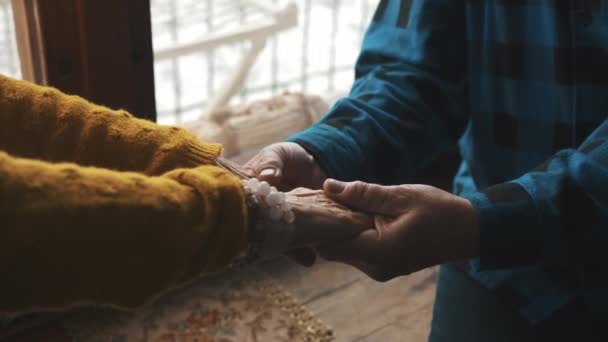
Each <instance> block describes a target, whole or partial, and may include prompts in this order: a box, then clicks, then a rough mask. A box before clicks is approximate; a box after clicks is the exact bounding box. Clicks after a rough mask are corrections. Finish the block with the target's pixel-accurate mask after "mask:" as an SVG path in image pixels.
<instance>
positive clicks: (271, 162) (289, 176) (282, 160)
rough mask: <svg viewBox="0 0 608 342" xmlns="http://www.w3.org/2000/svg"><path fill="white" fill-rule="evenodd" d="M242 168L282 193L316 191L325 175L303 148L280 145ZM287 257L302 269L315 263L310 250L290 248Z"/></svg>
mask: <svg viewBox="0 0 608 342" xmlns="http://www.w3.org/2000/svg"><path fill="white" fill-rule="evenodd" d="M243 168H245V169H246V170H247V172H249V173H251V174H253V175H254V176H255V177H256V178H258V179H260V180H265V181H267V182H268V183H270V184H272V185H274V186H275V187H277V189H279V190H281V191H290V190H293V189H296V188H300V187H302V188H308V189H313V190H319V189H322V188H323V182H324V181H325V180H326V179H327V175H326V174H325V172H324V171H323V170H322V169H321V167H320V166H319V165H318V164H317V162H316V161H315V160H314V158H313V156H312V155H310V154H309V153H308V152H307V151H306V150H305V149H304V148H303V147H302V146H300V145H298V144H296V143H291V142H282V143H276V144H272V145H270V146H267V147H265V148H264V149H262V150H261V151H260V152H259V153H258V154H257V155H255V156H254V157H253V158H251V159H250V160H249V161H248V162H247V163H246V164H245V165H243ZM286 255H287V256H288V257H289V258H291V259H292V260H293V261H295V262H297V263H299V264H300V265H303V266H311V265H313V264H314V263H315V260H316V253H315V251H314V250H313V249H311V248H304V247H299V248H293V249H292V250H290V251H289V252H287V253H286Z"/></svg>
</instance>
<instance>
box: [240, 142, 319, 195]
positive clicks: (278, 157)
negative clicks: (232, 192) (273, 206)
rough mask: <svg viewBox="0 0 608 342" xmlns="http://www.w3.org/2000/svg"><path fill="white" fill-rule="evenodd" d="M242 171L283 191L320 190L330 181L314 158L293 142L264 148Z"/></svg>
mask: <svg viewBox="0 0 608 342" xmlns="http://www.w3.org/2000/svg"><path fill="white" fill-rule="evenodd" d="M243 167H244V168H245V169H247V170H249V171H250V172H251V173H253V175H254V177H255V178H258V179H259V180H264V181H267V182H268V183H270V184H271V185H274V186H275V187H276V188H277V189H279V190H281V191H290V190H293V189H295V188H299V187H303V188H309V189H321V188H322V186H323V182H324V181H325V179H327V176H326V175H325V173H324V172H323V170H321V168H320V167H319V165H318V164H317V162H316V161H315V160H314V158H313V157H312V156H311V155H310V154H309V153H308V152H307V151H306V150H305V149H304V148H303V147H302V146H300V145H298V144H296V143H292V142H283V143H277V144H272V145H270V146H267V147H265V148H264V149H262V150H261V151H260V152H259V153H258V154H257V155H255V156H254V157H253V158H251V159H250V160H249V161H248V162H247V163H245V165H243Z"/></svg>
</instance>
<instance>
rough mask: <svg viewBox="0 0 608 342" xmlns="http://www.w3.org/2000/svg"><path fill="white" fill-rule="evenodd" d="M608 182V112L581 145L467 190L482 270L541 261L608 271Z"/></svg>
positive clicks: (592, 270) (596, 270)
mask: <svg viewBox="0 0 608 342" xmlns="http://www.w3.org/2000/svg"><path fill="white" fill-rule="evenodd" d="M607 187H608V119H607V120H606V121H604V122H603V123H602V124H601V125H600V126H599V127H598V128H597V129H596V130H595V131H594V132H593V133H592V134H591V135H590V136H589V137H588V138H587V139H586V140H585V141H584V142H583V143H582V144H581V145H580V146H579V148H577V149H567V150H562V151H560V152H558V153H557V154H555V155H554V156H552V157H551V158H550V159H549V160H548V161H546V162H545V163H544V164H542V165H540V166H539V167H537V168H536V169H534V170H532V171H530V172H528V173H526V174H524V175H522V176H521V177H519V178H517V179H515V180H512V181H509V182H506V183H502V184H498V185H494V186H491V187H489V188H486V189H484V190H483V191H480V192H475V193H471V194H464V195H463V197H465V198H468V199H469V200H470V201H471V202H472V203H473V206H474V207H475V208H476V210H477V213H478V215H479V222H480V234H481V235H480V238H481V249H480V260H479V261H480V264H479V267H480V269H482V270H488V269H496V268H501V267H515V266H526V265H530V264H534V263H539V265H546V266H547V267H548V266H551V267H554V266H556V265H561V266H560V267H574V268H575V269H576V270H577V271H582V270H583V271H584V272H585V274H586V276H590V277H591V276H592V274H594V273H595V272H598V271H601V270H605V269H606V268H605V265H606V262H608V259H607V258H606V252H605V250H606V246H608V229H606V227H608V191H606V189H607ZM598 262H600V263H602V264H603V265H604V266H601V267H600V265H599V264H597V263H598ZM580 267H583V268H582V269H581V268H580ZM577 273H578V272H574V273H573V274H577ZM579 274H580V273H579Z"/></svg>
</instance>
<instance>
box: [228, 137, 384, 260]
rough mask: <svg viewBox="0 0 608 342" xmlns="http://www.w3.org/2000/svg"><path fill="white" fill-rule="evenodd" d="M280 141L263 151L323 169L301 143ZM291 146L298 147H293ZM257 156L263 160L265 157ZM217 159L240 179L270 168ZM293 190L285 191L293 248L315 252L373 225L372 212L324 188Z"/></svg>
mask: <svg viewBox="0 0 608 342" xmlns="http://www.w3.org/2000/svg"><path fill="white" fill-rule="evenodd" d="M279 145H280V144H277V145H275V146H274V147H273V148H271V149H267V150H266V152H264V151H262V154H263V155H265V156H267V157H271V158H274V159H272V160H276V158H277V157H278V156H280V155H285V156H290V157H295V158H299V159H298V160H299V162H298V165H299V166H301V167H305V169H306V167H311V168H313V169H314V168H317V169H318V170H317V171H320V169H319V168H318V167H316V166H315V165H316V163H314V161H313V160H312V157H310V156H309V155H308V153H307V152H306V151H305V150H304V149H302V148H301V147H300V145H297V144H291V143H287V147H288V148H287V149H285V148H278V147H279ZM275 148H278V150H277V151H275ZM290 148H295V149H293V150H291V149H290ZM302 153H304V154H305V155H304V154H302ZM258 160H259V161H260V160H261V161H263V160H264V159H258ZM216 162H217V164H218V165H219V166H221V167H223V168H224V169H226V170H228V171H229V172H231V173H233V174H235V175H237V176H239V177H240V178H241V179H245V178H250V177H255V171H256V170H257V171H260V172H261V171H263V170H264V169H268V166H267V164H260V167H258V168H257V169H256V170H254V169H251V168H247V167H241V166H239V165H237V164H235V163H233V162H231V161H229V160H226V159H223V158H218V159H217V161H216ZM311 163H312V164H311ZM275 165H277V164H275ZM278 165H280V164H278ZM291 169H298V168H291ZM273 174H274V172H273ZM278 174H280V175H283V173H282V172H279V173H278ZM317 174H318V175H319V176H321V177H323V179H325V178H326V177H325V176H324V174H323V175H322V174H321V173H320V172H317ZM309 179H310V178H309ZM266 180H268V177H266ZM270 180H271V181H272V182H273V183H274V184H276V181H277V179H276V178H274V179H272V177H271V179H270ZM316 183H318V184H321V186H322V184H323V183H322V182H320V181H316ZM309 185H311V186H312V183H309ZM281 188H282V189H283V191H285V190H286V189H288V188H289V186H285V185H283V186H282V187H281ZM290 190H291V191H289V192H286V194H287V201H288V202H289V203H290V204H291V206H292V210H293V212H294V214H295V216H296V220H295V222H294V224H295V232H294V236H293V240H292V242H291V246H290V248H291V249H295V250H303V251H306V252H307V253H313V251H312V249H311V248H310V247H314V246H318V245H322V244H328V243H332V242H338V241H343V240H345V239H350V238H354V237H355V236H357V235H358V234H359V233H361V232H362V231H364V230H365V229H368V228H370V227H373V224H374V223H373V217H372V216H371V215H369V214H364V213H362V212H358V211H353V210H352V209H349V208H347V207H345V206H343V205H341V204H339V203H338V202H336V201H334V200H332V199H331V198H329V197H327V196H326V195H325V193H324V192H323V190H312V189H310V188H304V187H299V188H295V189H290ZM313 257H314V254H313Z"/></svg>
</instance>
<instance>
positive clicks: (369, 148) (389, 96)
mask: <svg viewBox="0 0 608 342" xmlns="http://www.w3.org/2000/svg"><path fill="white" fill-rule="evenodd" d="M464 11H465V6H462V4H461V3H460V2H458V1H452V0H414V1H405V0H404V1H399V0H387V1H381V2H380V4H379V6H378V8H377V10H376V13H375V15H374V19H373V21H372V23H371V24H370V26H369V28H368V31H367V33H366V35H365V38H364V42H363V46H362V50H361V52H360V55H359V58H358V60H357V64H356V74H355V82H354V84H353V86H352V89H351V91H350V94H349V96H347V97H345V98H343V99H341V100H340V101H338V102H337V103H336V104H335V106H334V107H333V108H332V109H331V111H330V112H329V113H328V114H327V115H326V116H325V117H324V118H322V119H321V120H320V122H318V123H317V124H315V125H313V126H312V127H310V128H309V129H307V130H305V131H303V132H300V133H298V134H296V135H295V136H293V137H291V138H290V139H289V140H290V141H292V142H296V143H299V144H300V145H302V146H303V147H304V148H306V149H307V150H308V151H309V152H310V153H311V154H313V156H315V158H316V159H317V160H318V162H319V164H320V165H321V166H322V167H323V169H324V170H325V171H326V172H327V173H328V174H329V175H330V176H331V177H334V178H339V179H342V180H355V179H361V180H365V181H369V182H375V183H381V184H387V183H404V182H407V181H408V180H411V177H412V176H414V175H415V172H416V170H417V169H418V168H419V167H420V166H422V164H424V163H425V162H427V161H430V160H431V159H432V158H433V157H435V156H436V154H437V153H439V152H441V151H442V150H443V149H445V148H446V147H449V146H451V145H453V144H454V143H455V142H456V140H457V139H458V138H459V137H460V136H461V135H462V132H463V130H464V128H465V126H466V124H467V121H468V113H467V108H466V106H467V105H466V81H465V75H466V65H467V62H466V53H465V51H466V48H465V44H466V35H465V13H464Z"/></svg>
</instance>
